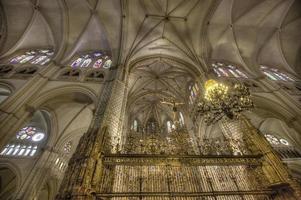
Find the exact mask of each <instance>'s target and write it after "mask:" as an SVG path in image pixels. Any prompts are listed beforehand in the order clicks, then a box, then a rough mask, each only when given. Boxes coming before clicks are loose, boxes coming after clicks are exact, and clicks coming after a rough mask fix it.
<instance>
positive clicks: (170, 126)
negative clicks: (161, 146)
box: [166, 121, 172, 133]
mask: <svg viewBox="0 0 301 200" xmlns="http://www.w3.org/2000/svg"><path fill="white" fill-rule="evenodd" d="M166 128H167V133H170V132H171V131H172V124H171V121H167V122H166Z"/></svg>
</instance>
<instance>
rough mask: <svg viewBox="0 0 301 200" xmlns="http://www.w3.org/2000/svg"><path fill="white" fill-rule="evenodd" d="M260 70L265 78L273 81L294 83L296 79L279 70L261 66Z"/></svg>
mask: <svg viewBox="0 0 301 200" xmlns="http://www.w3.org/2000/svg"><path fill="white" fill-rule="evenodd" d="M260 70H261V71H262V73H263V74H264V75H265V76H266V77H268V78H269V79H271V80H273V81H286V82H294V81H296V78H295V77H293V76H292V75H290V74H286V73H284V72H281V71H280V70H278V69H275V68H269V67H267V66H263V65H261V66H260Z"/></svg>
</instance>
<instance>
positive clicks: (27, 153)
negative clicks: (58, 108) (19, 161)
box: [0, 111, 47, 157]
mask: <svg viewBox="0 0 301 200" xmlns="http://www.w3.org/2000/svg"><path fill="white" fill-rule="evenodd" d="M45 114H46V112H44V111H37V112H36V113H35V114H34V117H33V119H35V120H37V119H38V121H44V123H45V125H46V124H47V123H46V121H45V119H44V118H39V117H44V115H45ZM29 124H36V122H34V121H31V122H30V123H29ZM41 127H44V126H43V125H41ZM46 138H47V135H46V133H45V131H43V129H42V128H39V127H38V126H34V125H28V126H25V127H23V128H21V129H20V130H19V131H18V132H17V133H16V135H15V137H14V138H12V140H11V141H10V142H9V143H8V144H7V145H6V146H5V147H4V148H3V149H2V151H1V152H0V155H2V156H14V157H33V156H35V155H36V153H37V152H38V151H39V150H40V149H41V147H42V146H43V145H44V144H45V141H46Z"/></svg>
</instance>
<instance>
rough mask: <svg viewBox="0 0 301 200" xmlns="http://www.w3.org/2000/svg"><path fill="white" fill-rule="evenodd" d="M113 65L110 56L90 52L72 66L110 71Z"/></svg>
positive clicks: (74, 61) (75, 60) (80, 57)
mask: <svg viewBox="0 0 301 200" xmlns="http://www.w3.org/2000/svg"><path fill="white" fill-rule="evenodd" d="M111 65H112V60H111V58H110V56H108V55H107V54H105V53H103V52H99V51H97V52H90V53H87V54H82V55H80V56H79V57H77V58H75V59H74V60H73V61H72V62H71V64H70V66H71V67H73V68H77V67H80V68H95V69H101V68H103V69H109V68H110V67H111Z"/></svg>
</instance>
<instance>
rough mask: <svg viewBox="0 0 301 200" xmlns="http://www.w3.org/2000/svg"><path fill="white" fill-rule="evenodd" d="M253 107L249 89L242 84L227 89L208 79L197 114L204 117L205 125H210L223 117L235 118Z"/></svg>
mask: <svg viewBox="0 0 301 200" xmlns="http://www.w3.org/2000/svg"><path fill="white" fill-rule="evenodd" d="M253 107H254V104H253V101H252V100H251V95H250V91H249V88H247V87H246V86H245V85H244V84H241V83H236V84H234V86H233V87H229V86H227V85H225V84H223V83H219V82H217V81H215V80H213V79H210V80H208V81H206V83H205V94H204V97H203V98H202V99H201V100H200V102H199V103H198V107H197V113H198V114H199V115H203V116H204V117H205V122H206V123H207V124H212V123H215V122H217V121H219V120H220V119H222V118H223V117H224V116H226V117H228V118H229V119H234V118H237V116H239V114H240V113H241V112H242V111H244V110H249V109H251V108H253Z"/></svg>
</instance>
